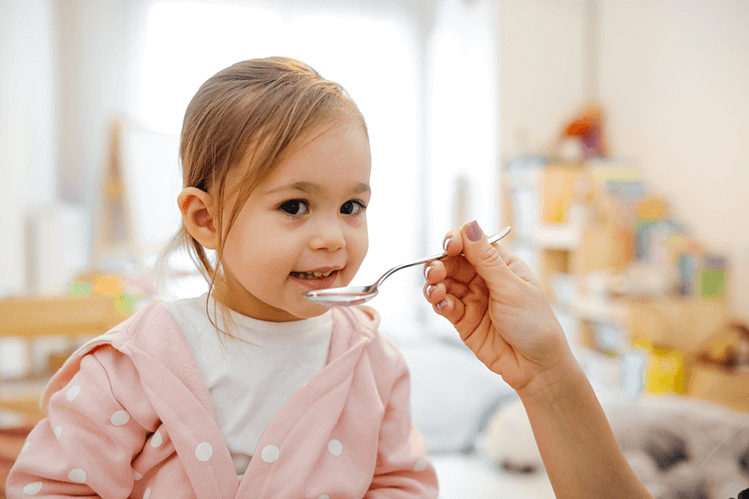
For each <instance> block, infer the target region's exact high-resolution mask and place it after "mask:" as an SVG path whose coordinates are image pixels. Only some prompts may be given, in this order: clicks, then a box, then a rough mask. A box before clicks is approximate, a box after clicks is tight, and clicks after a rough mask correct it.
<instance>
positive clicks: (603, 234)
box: [503, 157, 749, 409]
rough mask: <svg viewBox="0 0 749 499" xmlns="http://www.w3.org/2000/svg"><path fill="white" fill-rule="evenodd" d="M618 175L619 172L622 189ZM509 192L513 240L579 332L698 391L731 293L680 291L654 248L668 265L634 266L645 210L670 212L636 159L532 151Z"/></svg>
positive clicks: (580, 337)
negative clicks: (700, 362)
mask: <svg viewBox="0 0 749 499" xmlns="http://www.w3.org/2000/svg"><path fill="white" fill-rule="evenodd" d="M612 178H613V179H614V181H615V182H620V183H619V184H617V185H614V188H615V189H613V190H614V195H611V192H610V191H611V190H612V189H611V188H612V184H611V179H612ZM616 189H620V191H619V192H617V191H616ZM627 189H629V191H627ZM503 193H504V196H503V198H504V199H505V203H506V204H505V210H504V212H505V214H506V220H505V223H506V224H507V225H512V226H513V229H514V230H513V234H512V236H513V237H512V238H511V239H510V242H509V244H511V245H512V248H513V250H514V251H516V253H517V254H518V255H519V256H520V257H521V258H523V259H524V260H525V261H526V262H527V263H528V264H529V266H530V267H531V268H532V270H533V271H534V272H535V273H536V275H537V276H539V278H540V280H541V282H542V284H543V286H544V289H545V290H546V293H547V296H548V297H549V299H550V301H551V302H552V304H553V305H554V306H555V310H557V311H558V313H561V314H566V315H567V316H568V319H569V320H568V321H566V322H567V323H569V324H572V327H571V329H572V330H573V331H568V336H569V337H570V339H571V341H572V342H573V343H576V344H577V346H579V347H581V348H583V349H586V350H587V351H589V352H590V354H591V355H593V356H594V357H595V356H596V355H597V354H600V355H598V356H597V357H596V358H597V359H598V360H600V359H603V360H602V361H603V362H610V363H613V364H614V365H615V364H616V363H617V362H618V363H620V364H622V365H623V364H624V363H625V361H626V362H629V361H631V356H632V355H641V356H642V357H643V363H644V364H645V365H647V366H648V367H647V369H648V375H649V379H645V380H644V381H642V384H643V388H644V389H645V390H646V391H650V392H670V393H687V392H689V390H690V386H689V367H690V366H691V365H693V364H694V359H695V356H696V354H697V352H698V351H699V350H700V348H702V347H703V345H704V344H705V342H706V341H707V340H708V339H709V338H710V336H711V335H712V334H714V333H715V331H717V330H718V329H719V328H720V327H722V326H723V325H724V324H725V323H726V321H727V320H729V318H730V310H729V309H728V306H727V304H726V301H725V300H724V299H723V297H722V294H721V295H715V296H707V297H704V296H703V297H701V296H699V295H698V294H695V293H693V294H691V295H686V296H679V295H678V292H674V288H675V287H674V286H671V285H669V286H665V285H663V283H662V282H660V281H657V280H656V279H655V276H656V274H660V273H663V274H664V275H666V273H665V272H660V271H662V270H664V269H665V268H666V267H668V265H669V262H668V258H666V257H664V256H662V255H655V256H653V255H650V256H649V258H650V259H655V257H659V258H660V260H659V261H658V262H657V264H658V265H660V267H656V266H654V267H653V269H655V270H654V271H653V272H650V271H649V269H648V268H647V267H646V268H645V270H644V271H640V273H639V278H641V279H640V280H637V279H638V275H637V274H634V273H632V275H628V274H627V272H628V271H629V270H630V269H632V268H636V267H637V266H638V265H642V262H645V261H646V259H643V258H642V255H640V254H638V252H641V251H642V247H641V246H642V244H643V240H644V239H643V237H644V236H643V234H642V233H638V229H640V228H641V227H642V226H641V225H638V224H642V222H641V220H638V219H637V218H636V217H637V216H640V217H647V216H652V217H653V221H652V222H650V221H649V222H648V223H657V221H658V220H659V219H658V217H664V216H665V215H667V213H665V209H664V208H663V206H664V205H665V203H662V202H660V201H659V200H658V199H657V198H655V197H653V198H649V197H648V193H646V192H645V189H644V183H643V182H641V179H640V177H639V170H638V169H637V167H636V165H633V164H632V162H631V161H612V160H596V161H593V162H582V161H581V162H560V161H548V160H546V159H544V158H540V157H534V158H523V159H519V160H515V161H512V162H510V163H509V164H508V165H506V168H505V171H504V175H503ZM627 203H629V204H627ZM631 214H635V215H634V216H631ZM628 216H629V217H630V218H627V217H628ZM653 237H654V236H653ZM638 238H639V239H638ZM638 244H639V245H640V246H638ZM667 256H668V255H667ZM664 262H665V263H664ZM643 276H644V278H643ZM664 282H666V281H664ZM659 286H660V287H659ZM617 288H621V289H617ZM679 291H682V292H683V291H684V290H683V289H682V288H679ZM598 360H597V362H598ZM659 362H660V364H659ZM584 367H585V366H584ZM619 367H621V369H620V371H621V372H622V376H625V373H624V367H623V366H619ZM630 374H631V373H630ZM613 382H614V383H619V384H620V385H622V386H623V385H626V384H627V383H629V385H630V386H631V380H624V379H623V378H622V379H619V380H614V381H613ZM689 394H690V395H692V394H693V395H695V396H700V397H703V398H708V397H709V394H706V393H704V390H703V393H689ZM726 405H731V404H726ZM747 409H749V407H747Z"/></svg>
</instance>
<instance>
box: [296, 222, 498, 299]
mask: <svg viewBox="0 0 749 499" xmlns="http://www.w3.org/2000/svg"><path fill="white" fill-rule="evenodd" d="M509 233H510V227H505V228H504V229H502V230H501V231H499V232H497V233H496V234H494V235H493V236H489V238H488V241H489V242H490V243H495V242H497V241H499V240H500V239H502V238H503V237H505V236H506V235H507V234H509ZM446 256H447V252H444V253H438V254H436V255H432V256H428V257H426V258H419V259H418V260H415V261H413V262H409V263H404V264H403V265H398V266H397V267H393V268H392V269H390V270H388V271H387V272H385V273H384V274H383V275H382V277H380V278H379V279H378V280H377V282H375V283H374V284H370V285H369V286H348V287H345V288H328V289H317V290H313V291H307V292H306V293H304V297H305V298H307V299H308V300H311V301H313V302H315V303H320V304H322V305H328V306H330V307H349V306H352V305H361V304H362V303H364V302H368V301H369V300H371V299H372V298H374V297H375V296H377V293H379V292H380V289H379V288H380V286H381V285H382V283H383V281H385V279H387V278H388V277H390V275H391V274H393V273H394V272H397V271H399V270H401V269H405V268H406V267H412V266H414V265H418V264H420V263H426V262H431V261H432V260H439V259H441V258H445V257H446Z"/></svg>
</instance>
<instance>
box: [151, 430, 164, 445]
mask: <svg viewBox="0 0 749 499" xmlns="http://www.w3.org/2000/svg"><path fill="white" fill-rule="evenodd" d="M163 441H164V439H163V438H161V431H159V430H156V431H155V432H154V433H153V436H152V437H151V447H158V446H159V445H161V443H162V442H163Z"/></svg>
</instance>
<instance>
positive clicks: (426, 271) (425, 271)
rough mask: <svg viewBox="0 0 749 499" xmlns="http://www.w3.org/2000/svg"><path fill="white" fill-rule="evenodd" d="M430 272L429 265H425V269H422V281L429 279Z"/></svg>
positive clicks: (430, 267)
mask: <svg viewBox="0 0 749 499" xmlns="http://www.w3.org/2000/svg"><path fill="white" fill-rule="evenodd" d="M431 270H432V266H431V265H427V266H426V267H424V279H427V280H428V279H429V271H431Z"/></svg>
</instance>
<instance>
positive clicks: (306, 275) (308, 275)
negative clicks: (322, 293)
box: [291, 270, 338, 279]
mask: <svg viewBox="0 0 749 499" xmlns="http://www.w3.org/2000/svg"><path fill="white" fill-rule="evenodd" d="M335 272H338V271H337V270H330V271H328V272H292V273H291V275H292V277H296V278H297V279H322V278H324V277H328V276H329V275H331V274H333V273H335Z"/></svg>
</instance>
